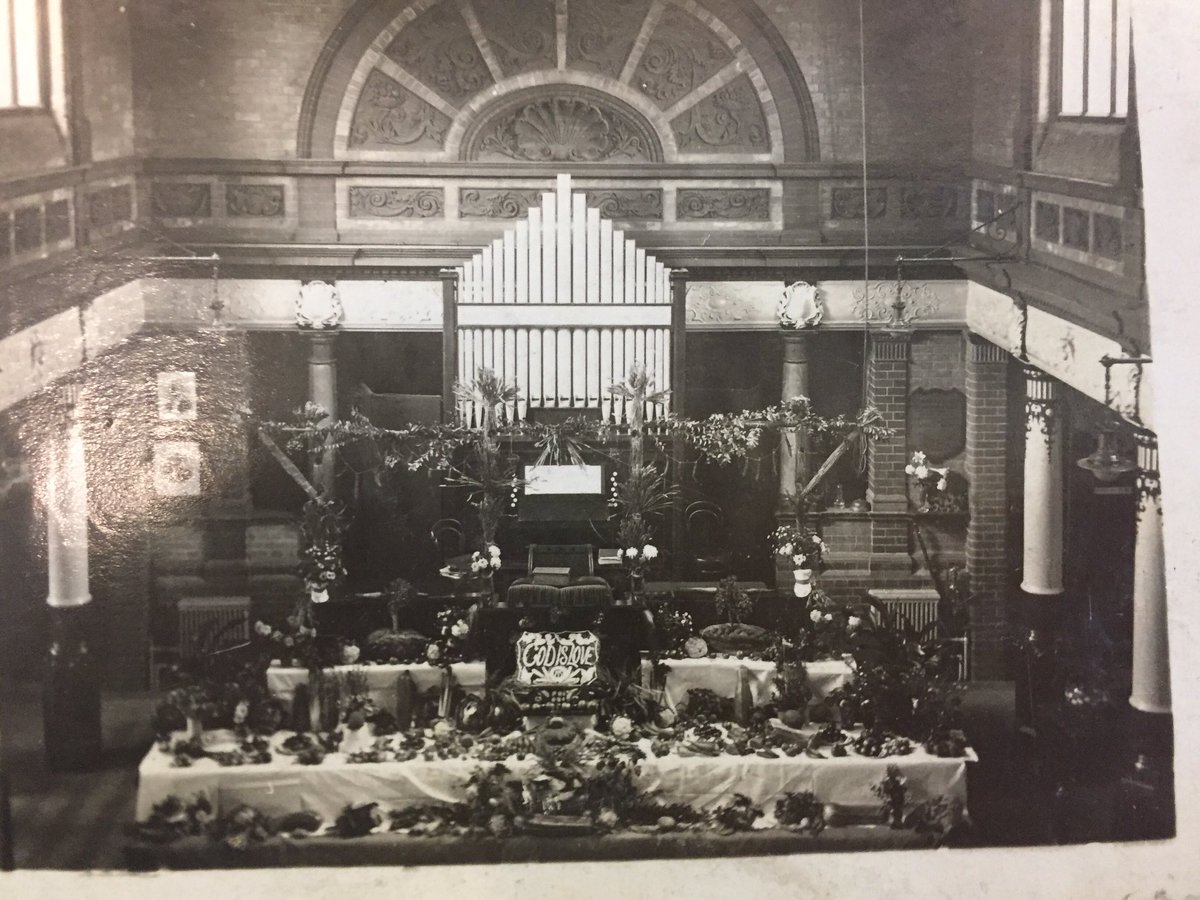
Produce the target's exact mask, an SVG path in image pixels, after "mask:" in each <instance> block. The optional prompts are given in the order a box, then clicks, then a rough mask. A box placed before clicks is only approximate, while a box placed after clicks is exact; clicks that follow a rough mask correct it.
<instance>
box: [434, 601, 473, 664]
mask: <svg viewBox="0 0 1200 900" xmlns="http://www.w3.org/2000/svg"><path fill="white" fill-rule="evenodd" d="M437 624H438V637H437V639H436V640H434V641H431V642H430V644H429V646H428V647H426V648H425V658H426V659H427V660H428V661H429V662H431V663H432V664H433V665H435V666H448V665H450V663H452V662H457V661H459V660H461V659H463V654H464V652H465V650H466V645H467V639H468V637H470V634H471V625H470V623H469V622H468V621H467V620H466V619H465V618H463V617H462V614H461V612H459V611H458V610H456V609H443V610H439V611H438V614H437Z"/></svg>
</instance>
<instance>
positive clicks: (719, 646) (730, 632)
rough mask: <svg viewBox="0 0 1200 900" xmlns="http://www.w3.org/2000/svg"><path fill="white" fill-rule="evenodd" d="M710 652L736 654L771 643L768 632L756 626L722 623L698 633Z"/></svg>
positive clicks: (740, 623)
mask: <svg viewBox="0 0 1200 900" xmlns="http://www.w3.org/2000/svg"><path fill="white" fill-rule="evenodd" d="M700 636H701V637H702V638H704V641H705V643H707V644H708V648H709V649H710V650H716V651H717V652H718V653H736V652H737V651H739V650H758V649H761V648H763V647H766V646H767V645H768V644H769V643H770V642H771V635H770V632H768V631H767V629H765V628H761V627H759V626H758V625H747V624H746V623H745V622H722V623H719V624H717V625H709V626H708V627H707V628H703V629H701V631H700Z"/></svg>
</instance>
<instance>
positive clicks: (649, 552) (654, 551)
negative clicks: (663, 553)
mask: <svg viewBox="0 0 1200 900" xmlns="http://www.w3.org/2000/svg"><path fill="white" fill-rule="evenodd" d="M642 556H644V557H646V559H654V558H655V557H656V556H658V548H657V547H655V546H654V545H653V544H647V545H646V546H645V547H643V548H642Z"/></svg>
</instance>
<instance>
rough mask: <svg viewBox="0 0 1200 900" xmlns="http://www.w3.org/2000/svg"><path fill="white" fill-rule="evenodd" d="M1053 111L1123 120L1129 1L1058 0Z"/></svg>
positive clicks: (1062, 113) (1069, 115)
mask: <svg viewBox="0 0 1200 900" xmlns="http://www.w3.org/2000/svg"><path fill="white" fill-rule="evenodd" d="M1058 11H1059V16H1058V60H1059V66H1058V113H1059V115H1060V116H1068V117H1073V118H1083V117H1086V118H1100V119H1119V118H1124V117H1125V115H1126V113H1127V112H1128V109H1129V27H1130V26H1129V0H1059V4H1058Z"/></svg>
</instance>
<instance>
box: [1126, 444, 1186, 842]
mask: <svg viewBox="0 0 1200 900" xmlns="http://www.w3.org/2000/svg"><path fill="white" fill-rule="evenodd" d="M1137 445H1138V450H1137V459H1138V479H1137V492H1138V522H1137V539H1136V541H1135V543H1134V550H1133V685H1132V687H1133V689H1132V691H1131V693H1130V696H1129V706H1130V713H1129V738H1130V748H1129V749H1130V757H1129V762H1128V763H1127V764H1126V773H1125V776H1124V777H1123V778H1122V779H1121V782H1120V785H1119V788H1118V794H1117V818H1118V821H1119V822H1120V823H1122V825H1121V827H1120V829H1119V832H1118V834H1117V835H1116V837H1117V838H1118V839H1120V840H1125V839H1131V840H1150V839H1155V838H1167V837H1171V836H1173V835H1174V833H1175V800H1174V786H1173V781H1174V777H1173V772H1172V770H1173V765H1172V756H1173V744H1174V723H1173V719H1172V715H1171V666H1170V662H1169V660H1168V658H1167V649H1168V648H1167V643H1168V641H1167V596H1166V570H1165V563H1164V559H1163V535H1162V505H1161V500H1160V487H1159V476H1158V439H1157V437H1156V436H1155V434H1154V433H1153V432H1151V431H1146V430H1139V431H1138V432H1137Z"/></svg>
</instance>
